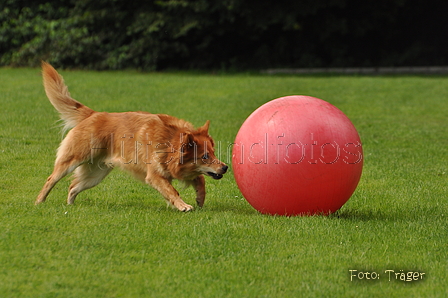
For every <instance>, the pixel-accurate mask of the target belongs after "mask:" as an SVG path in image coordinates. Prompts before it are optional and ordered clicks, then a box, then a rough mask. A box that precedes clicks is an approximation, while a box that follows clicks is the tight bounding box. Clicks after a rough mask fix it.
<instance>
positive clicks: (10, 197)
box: [0, 68, 448, 297]
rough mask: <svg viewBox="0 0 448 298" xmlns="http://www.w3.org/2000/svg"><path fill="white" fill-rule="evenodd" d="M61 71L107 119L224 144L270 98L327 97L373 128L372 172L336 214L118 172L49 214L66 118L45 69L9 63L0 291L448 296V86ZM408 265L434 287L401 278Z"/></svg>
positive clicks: (368, 163) (0, 189) (57, 198)
mask: <svg viewBox="0 0 448 298" xmlns="http://www.w3.org/2000/svg"><path fill="white" fill-rule="evenodd" d="M61 73H62V74H63V75H64V78H65V81H66V83H67V85H68V86H69V89H70V91H71V94H72V96H73V97H74V98H76V99H78V100H79V101H81V102H82V103H84V104H86V105H88V106H89V107H91V108H93V109H95V110H97V111H110V112H119V111H132V110H144V111H149V112H154V113H167V114H171V115H174V116H177V117H180V118H185V119H187V120H189V121H191V122H192V123H193V124H195V125H196V126H200V125H202V124H203V123H204V122H205V121H206V120H207V119H210V120H211V127H210V133H211V134H212V136H213V137H214V139H215V141H217V142H220V143H221V145H222V148H226V147H227V145H228V144H230V143H232V142H233V140H234V138H235V135H236V133H237V132H238V129H239V127H240V126H241V124H242V123H243V121H244V120H245V119H246V117H247V116H248V115H249V114H250V113H252V112H253V111H254V110H255V109H256V108H257V107H259V106H260V105H262V104H263V103H265V102H267V101H269V100H272V99H274V98H278V97H282V96H286V95H295V94H296V95H310V96H314V97H318V98H321V99H324V100H326V101H329V102H330V103H332V104H334V105H335V106H337V107H338V108H339V109H341V110H342V111H343V112H344V113H345V114H346V115H347V116H348V117H349V118H350V119H351V120H352V122H353V123H354V125H355V126H356V128H357V129H358V132H359V134H360V136H361V139H362V141H363V148H364V155H365V160H364V170H363V175H362V178H361V181H360V183H359V186H358V188H357V190H356V191H355V193H354V195H353V196H352V198H351V199H350V200H349V201H348V202H347V203H346V204H345V205H344V206H343V207H342V208H341V210H339V211H338V212H337V213H336V214H333V215H330V216H328V217H323V216H314V217H279V216H267V215H261V214H259V213H258V212H257V211H255V210H254V209H253V208H252V207H251V206H250V205H249V204H248V203H247V202H246V201H245V200H244V198H242V196H241V193H240V192H239V190H238V188H237V186H236V184H235V180H234V178H233V176H232V171H230V172H229V174H227V175H225V176H224V178H223V179H222V180H218V181H215V180H212V179H209V178H206V180H207V191H208V197H207V200H206V202H205V206H204V208H202V209H201V210H195V211H194V212H190V213H181V212H177V211H175V210H172V209H170V208H167V207H166V204H165V203H164V201H163V199H162V198H161V196H160V195H159V194H158V193H157V192H156V191H154V190H152V189H150V188H149V187H147V186H145V185H143V184H141V183H140V182H137V181H135V180H133V179H132V178H130V177H129V176H128V175H126V174H124V173H122V172H120V171H118V170H117V171H114V172H112V174H111V175H110V176H109V177H108V178H106V179H105V181H104V182H103V183H101V184H100V185H99V186H97V187H96V188H93V189H91V190H87V191H85V192H83V193H82V194H80V195H79V196H78V198H77V201H76V203H75V205H73V206H67V205H65V200H66V195H67V187H68V185H69V179H64V180H62V181H61V182H60V183H59V184H57V185H56V187H55V189H54V190H53V191H52V192H51V193H50V195H49V197H48V200H47V202H46V203H44V204H41V205H39V206H34V200H35V198H36V196H37V194H38V192H39V191H40V189H41V187H42V186H43V183H44V181H45V179H46V178H47V177H48V175H49V174H50V173H51V171H52V166H53V162H54V157H55V150H56V148H57V147H58V144H59V142H60V140H61V134H60V132H59V127H58V124H57V122H56V120H57V119H58V116H57V114H56V112H55V111H54V109H53V107H52V106H51V104H50V103H49V101H48V100H47V98H46V97H45V93H44V90H43V87H42V84H41V77H40V71H39V70H38V69H7V68H3V69H0V78H1V80H0V102H1V111H2V112H1V117H0V173H1V183H0V231H1V233H0V264H1V266H0V297H447V296H448V287H447V286H446V285H447V284H448V254H447V253H448V226H447V217H448V196H447V194H448V157H447V156H448V152H447V151H448V150H447V148H448V77H438V76H434V77H419V76H390V77H380V76H373V77H370V76H265V75H252V74H236V75H211V74H210V75H209V74H189V73H186V74H185V73H148V74H142V73H137V72H132V71H127V72H86V71H61ZM221 159H222V160H223V161H225V162H229V159H230V156H229V154H228V153H227V150H224V149H223V150H222V152H221ZM181 195H182V196H183V198H184V199H185V201H186V202H187V203H190V204H192V203H193V202H194V194H193V190H192V189H184V190H181ZM349 270H357V271H356V272H355V271H352V272H350V271H349ZM386 270H394V272H393V273H391V271H388V272H386ZM408 271H412V272H419V273H424V275H419V276H422V277H423V279H419V280H418V281H401V280H400V277H401V274H400V273H405V272H408ZM359 272H370V273H371V274H370V277H375V276H376V275H378V274H379V279H376V280H372V279H371V280H367V279H366V278H367V277H366V278H364V279H362V280H359V279H358V275H357V274H358V273H359ZM372 272H374V273H375V274H376V275H375V274H372ZM395 273H398V275H395ZM352 274H355V275H356V276H355V277H351V275H352ZM396 277H397V278H398V279H396ZM389 279H390V280H389Z"/></svg>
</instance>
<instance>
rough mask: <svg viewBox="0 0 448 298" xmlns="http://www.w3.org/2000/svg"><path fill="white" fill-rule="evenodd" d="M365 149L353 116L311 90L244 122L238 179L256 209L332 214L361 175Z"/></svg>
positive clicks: (237, 146)
mask: <svg viewBox="0 0 448 298" xmlns="http://www.w3.org/2000/svg"><path fill="white" fill-rule="evenodd" d="M362 166H363V150H362V145H361V140H360V138H359V135H358V132H357V131H356V129H355V127H354V126H353V124H352V123H351V121H350V120H349V119H348V118H347V116H345V115H344V113H342V112H341V111H340V110H339V109H338V108H336V107H335V106H333V105H331V104H330V103H328V102H326V101H323V100H321V99H318V98H314V97H310V96H286V97H282V98H278V99H274V100H272V101H270V102H268V103H266V104H264V105H262V106H261V107H259V108H258V109H257V110H255V111H254V112H253V113H252V114H251V115H250V116H249V117H248V118H247V119H246V121H245V122H244V123H243V125H242V126H241V128H240V130H239V131H238V134H237V136H236V139H235V142H234V144H233V153H232V167H233V172H234V176H235V180H236V183H237V185H238V187H239V189H240V191H241V193H242V194H243V196H244V197H245V198H246V200H247V201H248V202H249V204H251V205H252V206H253V207H254V208H255V209H256V210H258V211H259V212H261V213H264V214H272V215H286V216H292V215H318V214H321V215H328V214H330V213H333V212H335V211H337V210H338V209H339V208H341V207H342V206H343V205H344V204H345V203H346V202H347V200H348V199H349V198H350V197H351V195H352V194H353V192H354V191H355V189H356V187H357V185H358V182H359V179H360V177H361V172H362Z"/></svg>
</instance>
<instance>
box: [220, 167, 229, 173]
mask: <svg viewBox="0 0 448 298" xmlns="http://www.w3.org/2000/svg"><path fill="white" fill-rule="evenodd" d="M228 168H229V167H228V166H227V165H223V166H222V168H221V170H222V173H223V174H224V173H225V172H227V169H228Z"/></svg>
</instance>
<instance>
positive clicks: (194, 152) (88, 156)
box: [35, 61, 228, 211]
mask: <svg viewBox="0 0 448 298" xmlns="http://www.w3.org/2000/svg"><path fill="white" fill-rule="evenodd" d="M42 75H43V83H44V87H45V92H46V94H47V97H48V99H49V100H50V102H51V104H52V105H53V106H54V108H55V109H56V110H57V111H58V112H59V114H60V118H61V119H62V121H63V124H64V130H65V131H68V133H67V135H66V136H65V138H64V139H63V140H62V142H61V144H60V146H59V148H58V150H57V155H56V161H55V164H54V169H53V173H52V174H51V175H50V176H49V177H48V179H47V180H46V183H45V185H44V186H43V188H42V190H41V192H40V193H39V195H38V197H37V199H36V201H35V204H36V205H37V204H39V203H42V202H44V201H45V199H46V198H47V196H48V194H49V192H50V191H51V189H52V188H53V187H54V186H55V184H56V183H57V182H58V181H59V180H60V179H62V178H63V177H65V176H66V175H67V174H69V173H72V172H73V176H74V179H73V181H72V183H71V185H70V187H69V191H68V198H67V204H73V203H74V201H75V199H76V196H77V195H78V194H79V193H80V192H81V191H83V190H86V189H89V188H92V187H94V186H96V185H98V184H99V183H100V182H101V181H102V180H103V179H104V178H105V177H106V176H107V175H108V174H109V173H110V172H111V171H112V169H113V168H115V167H119V168H121V169H123V170H125V171H127V172H129V173H131V174H132V175H133V176H134V177H136V178H137V179H138V180H141V181H143V182H144V183H146V184H148V185H150V186H152V187H153V188H155V189H156V190H157V191H159V192H160V194H162V196H163V197H164V198H165V200H166V201H167V203H168V204H170V205H171V206H174V207H175V208H177V209H178V210H180V211H190V210H192V209H193V207H192V206H191V205H189V204H187V203H185V202H184V201H183V200H182V199H181V197H180V196H179V193H178V192H177V190H176V189H175V188H174V187H173V186H172V184H171V182H172V180H173V179H177V180H179V181H182V182H185V184H186V185H187V186H188V185H191V186H193V187H194V189H195V190H196V202H197V205H198V206H199V207H202V206H203V205H204V201H205V178H204V176H210V177H211V178H213V179H221V178H222V177H223V174H225V173H226V171H227V169H228V166H227V165H226V164H225V163H223V162H221V161H220V160H218V158H217V157H216V156H215V153H214V141H213V139H212V137H211V136H210V135H209V134H208V130H209V124H210V121H209V120H207V121H206V123H205V124H204V125H203V126H201V127H199V128H195V127H194V126H193V125H192V124H191V123H189V122H187V121H185V120H182V119H178V118H176V117H173V116H169V115H165V114H151V113H148V112H124V113H107V112H96V111H94V110H92V109H90V108H88V107H87V106H85V105H83V104H82V103H80V102H78V101H77V100H75V99H73V98H72V97H71V96H70V93H69V91H68V88H67V86H66V85H65V83H64V79H63V78H62V76H61V75H60V74H59V73H58V72H57V71H56V70H55V69H54V68H53V67H52V66H51V65H50V64H49V63H46V62H44V61H43V62H42Z"/></svg>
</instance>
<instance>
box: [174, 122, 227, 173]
mask: <svg viewBox="0 0 448 298" xmlns="http://www.w3.org/2000/svg"><path fill="white" fill-rule="evenodd" d="M209 124H210V121H208V120H207V122H206V123H205V124H204V125H203V126H201V127H199V128H198V129H196V130H194V131H191V132H187V133H186V134H185V137H184V140H183V142H182V146H181V150H182V152H181V161H180V163H181V164H185V165H190V166H192V169H191V170H192V172H194V173H196V175H201V174H204V175H207V176H210V177H212V178H213V179H221V178H222V176H223V174H225V173H226V172H227V169H228V166H227V165H226V164H225V163H223V162H222V161H220V160H219V159H218V158H217V157H216V155H215V148H214V146H215V143H214V141H213V139H212V137H211V136H210V135H209V134H208V128H209Z"/></svg>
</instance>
